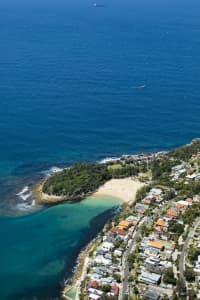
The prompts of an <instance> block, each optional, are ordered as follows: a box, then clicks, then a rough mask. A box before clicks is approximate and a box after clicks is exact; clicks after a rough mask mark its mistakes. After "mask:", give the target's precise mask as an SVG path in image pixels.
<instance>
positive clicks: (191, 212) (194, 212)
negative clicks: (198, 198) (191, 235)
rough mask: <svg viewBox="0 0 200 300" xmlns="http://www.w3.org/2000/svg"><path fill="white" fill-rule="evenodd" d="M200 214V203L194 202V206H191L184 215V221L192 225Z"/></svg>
mask: <svg viewBox="0 0 200 300" xmlns="http://www.w3.org/2000/svg"><path fill="white" fill-rule="evenodd" d="M199 214H200V204H199V203H193V205H192V206H190V207H189V208H188V209H187V211H186V212H185V213H184V214H183V215H182V219H183V222H184V223H185V224H189V225H191V224H192V223H193V222H194V220H195V219H196V217H198V216H199Z"/></svg>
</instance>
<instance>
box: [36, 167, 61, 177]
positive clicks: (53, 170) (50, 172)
mask: <svg viewBox="0 0 200 300" xmlns="http://www.w3.org/2000/svg"><path fill="white" fill-rule="evenodd" d="M62 170H63V169H62V168H58V167H56V166H53V167H51V168H50V169H48V170H45V171H42V172H41V173H42V174H44V175H45V176H46V177H48V176H50V175H52V174H54V173H58V172H61V171H62Z"/></svg>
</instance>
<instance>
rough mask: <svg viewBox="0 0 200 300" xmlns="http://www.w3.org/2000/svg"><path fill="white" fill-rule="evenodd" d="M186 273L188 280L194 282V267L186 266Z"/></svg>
mask: <svg viewBox="0 0 200 300" xmlns="http://www.w3.org/2000/svg"><path fill="white" fill-rule="evenodd" d="M184 275H185V278H186V280H187V281H189V282H193V281H194V280H195V273H194V271H193V268H190V267H186V269H185V272H184Z"/></svg>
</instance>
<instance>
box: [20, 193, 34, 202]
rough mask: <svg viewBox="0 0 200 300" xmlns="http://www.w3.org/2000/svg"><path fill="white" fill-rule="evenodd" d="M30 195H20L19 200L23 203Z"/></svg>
mask: <svg viewBox="0 0 200 300" xmlns="http://www.w3.org/2000/svg"><path fill="white" fill-rule="evenodd" d="M31 195H32V192H30V193H28V194H23V195H20V198H21V199H22V200H24V201H26V200H27V199H28V198H30V197H31Z"/></svg>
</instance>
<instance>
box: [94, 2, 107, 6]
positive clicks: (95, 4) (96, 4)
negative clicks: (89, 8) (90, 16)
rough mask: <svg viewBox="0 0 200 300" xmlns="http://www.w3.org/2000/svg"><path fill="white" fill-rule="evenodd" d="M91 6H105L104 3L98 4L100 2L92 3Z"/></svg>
mask: <svg viewBox="0 0 200 300" xmlns="http://www.w3.org/2000/svg"><path fill="white" fill-rule="evenodd" d="M93 6H94V7H105V5H104V4H100V3H96V2H95V3H93Z"/></svg>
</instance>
